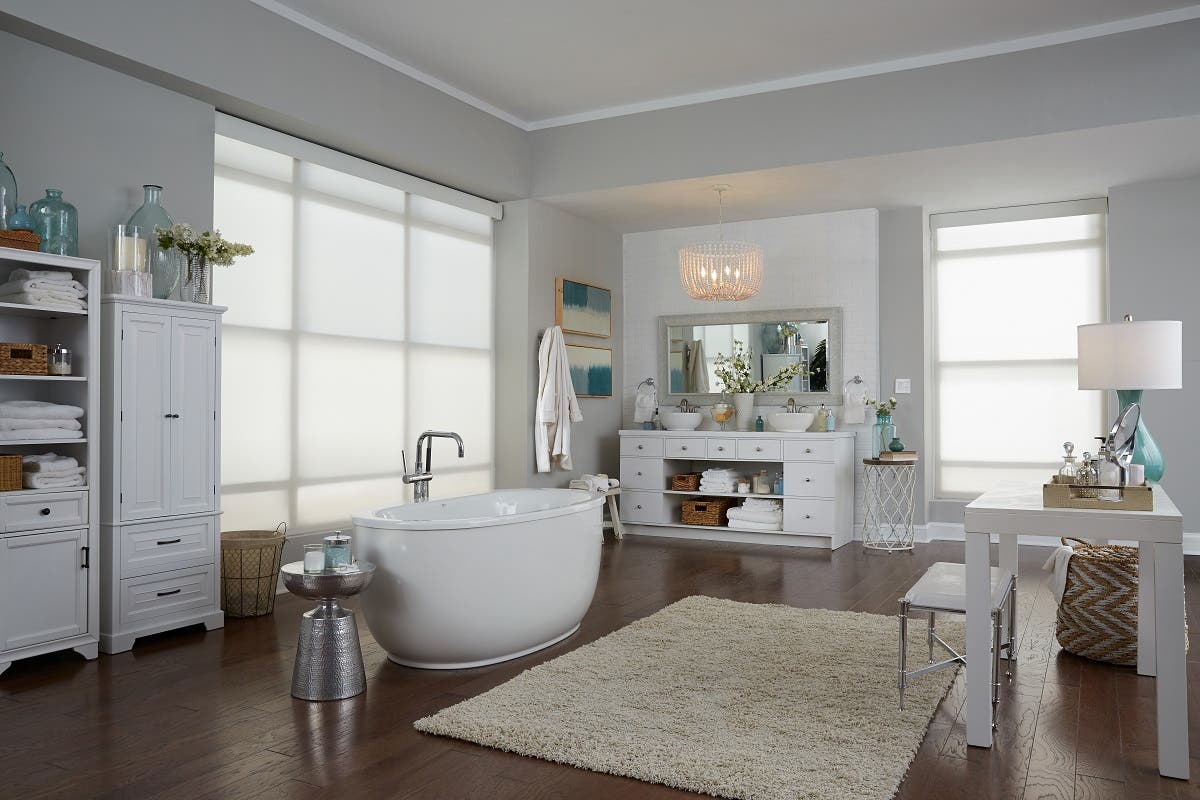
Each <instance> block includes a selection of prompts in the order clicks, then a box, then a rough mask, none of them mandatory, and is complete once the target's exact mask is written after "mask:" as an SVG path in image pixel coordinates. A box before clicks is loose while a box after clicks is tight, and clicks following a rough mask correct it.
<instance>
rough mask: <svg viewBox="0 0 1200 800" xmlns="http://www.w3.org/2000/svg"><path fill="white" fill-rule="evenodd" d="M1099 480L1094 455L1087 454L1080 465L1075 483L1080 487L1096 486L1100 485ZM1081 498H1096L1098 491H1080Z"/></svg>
mask: <svg viewBox="0 0 1200 800" xmlns="http://www.w3.org/2000/svg"><path fill="white" fill-rule="evenodd" d="M1098 478H1099V476H1098V475H1097V473H1096V466H1095V465H1094V464H1093V463H1092V454H1091V453H1086V452H1085V453H1084V454H1083V461H1082V463H1080V465H1079V469H1078V470H1077V471H1076V475H1075V483H1076V484H1078V485H1079V486H1095V485H1096V484H1097V483H1098ZM1079 496H1080V497H1092V498H1094V497H1095V496H1096V490H1095V489H1080V490H1079Z"/></svg>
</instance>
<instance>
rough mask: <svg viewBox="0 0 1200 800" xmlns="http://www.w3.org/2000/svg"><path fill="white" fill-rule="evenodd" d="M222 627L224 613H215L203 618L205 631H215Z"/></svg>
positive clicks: (223, 625) (223, 624)
mask: <svg viewBox="0 0 1200 800" xmlns="http://www.w3.org/2000/svg"><path fill="white" fill-rule="evenodd" d="M224 627H225V615H224V614H215V615H213V616H211V617H209V618H208V619H206V620H204V630H206V631H215V630H217V629H219V628H224Z"/></svg>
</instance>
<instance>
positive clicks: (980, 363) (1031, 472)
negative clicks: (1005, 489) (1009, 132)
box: [930, 200, 1107, 498]
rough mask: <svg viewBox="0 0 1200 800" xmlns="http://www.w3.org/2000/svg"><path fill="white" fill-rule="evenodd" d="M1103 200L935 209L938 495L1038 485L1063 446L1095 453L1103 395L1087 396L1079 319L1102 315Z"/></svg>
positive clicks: (1096, 318)
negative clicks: (1080, 366) (1080, 370)
mask: <svg viewBox="0 0 1200 800" xmlns="http://www.w3.org/2000/svg"><path fill="white" fill-rule="evenodd" d="M1106 214H1107V205H1106V203H1105V201H1104V200H1088V201H1078V202H1069V203H1051V204H1047V205H1039V206H1023V207H1018V208H1005V209H995V210H991V211H968V212H962V213H957V214H935V215H932V216H931V217H930V227H931V233H932V242H931V253H932V261H933V294H934V297H933V306H934V327H933V343H934V344H933V346H934V354H933V359H934V368H933V380H934V415H935V422H934V425H933V436H934V473H935V474H934V492H935V495H936V496H937V497H943V498H967V497H975V496H976V495H978V494H979V493H980V492H982V491H984V490H986V489H987V488H989V487H990V486H992V485H993V484H995V483H997V482H998V481H1002V480H1032V481H1042V480H1044V479H1045V478H1046V476H1047V475H1048V474H1049V471H1053V470H1054V469H1055V468H1056V466H1057V464H1061V462H1057V463H1056V461H1055V455H1056V454H1061V452H1062V451H1061V445H1062V443H1063V441H1066V440H1070V441H1073V442H1075V445H1076V454H1077V455H1078V454H1080V453H1081V452H1082V451H1084V450H1091V449H1094V447H1093V444H1094V441H1093V439H1092V438H1091V437H1093V436H1095V435H1097V434H1099V433H1102V432H1103V428H1104V424H1103V423H1104V398H1103V395H1102V393H1101V392H1096V391H1080V390H1079V389H1078V388H1077V385H1078V384H1077V380H1076V357H1077V353H1076V332H1075V329H1076V326H1078V325H1082V324H1084V323H1089V322H1100V321H1102V320H1103V319H1104V308H1105V267H1104V263H1105V262H1104V251H1105V223H1106Z"/></svg>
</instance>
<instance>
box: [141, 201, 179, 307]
mask: <svg viewBox="0 0 1200 800" xmlns="http://www.w3.org/2000/svg"><path fill="white" fill-rule="evenodd" d="M162 190H163V188H162V187H161V186H156V185H154V184H152V183H148V184H146V185H144V186H142V191H143V192H145V198H144V201H143V202H142V207H141V208H139V209H138V210H137V211H135V212H133V216H132V217H130V218H129V223H128V224H130V225H137V226H138V227H139V228H141V229H142V230H143V231H145V235H146V238H147V242H146V253H147V255H148V260H149V262H150V274H151V276H153V280H154V296H155V297H156V298H158V299H159V300H166V299H168V298H170V296H171V293H172V292H174V291H175V287H177V286H178V285H179V271H180V270H179V266H180V265H179V262H180V257H179V253H178V252H176V250H175V249H174V248H162V247H159V246H158V234H157V233H155V228H170V227H171V226H172V225H174V224H175V223H174V222H172V221H171V216H170V215H169V214H168V213H167V210H166V209H165V208H163V207H162Z"/></svg>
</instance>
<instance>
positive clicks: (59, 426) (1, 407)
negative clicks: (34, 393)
mask: <svg viewBox="0 0 1200 800" xmlns="http://www.w3.org/2000/svg"><path fill="white" fill-rule="evenodd" d="M82 416H83V409H82V408H80V407H79V406H68V405H61V404H59V403H46V402H42V401H41V400H8V401H5V402H3V403H0V441H14V440H19V439H82V438H83V425H82V424H81V423H80V422H79V418H80V417H82ZM76 466H78V464H76Z"/></svg>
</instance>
